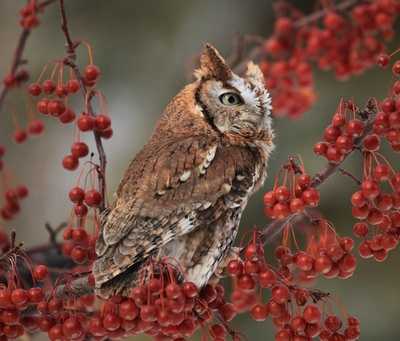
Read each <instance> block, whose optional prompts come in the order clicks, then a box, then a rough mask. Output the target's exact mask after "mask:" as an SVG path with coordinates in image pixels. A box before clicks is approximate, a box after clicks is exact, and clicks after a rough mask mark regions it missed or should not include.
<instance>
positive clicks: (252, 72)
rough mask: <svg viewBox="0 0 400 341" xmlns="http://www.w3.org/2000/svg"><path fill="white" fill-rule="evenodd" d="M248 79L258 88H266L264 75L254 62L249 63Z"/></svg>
mask: <svg viewBox="0 0 400 341" xmlns="http://www.w3.org/2000/svg"><path fill="white" fill-rule="evenodd" d="M246 78H248V79H250V80H251V81H252V82H253V83H254V84H257V85H258V86H264V82H265V81H264V74H263V73H262V71H261V69H260V67H259V66H258V65H257V64H254V63H253V62H249V63H247V70H246Z"/></svg>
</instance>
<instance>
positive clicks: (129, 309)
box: [118, 299, 139, 321]
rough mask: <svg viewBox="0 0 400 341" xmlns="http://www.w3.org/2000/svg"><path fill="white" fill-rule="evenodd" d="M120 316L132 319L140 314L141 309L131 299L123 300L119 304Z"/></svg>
mask: <svg viewBox="0 0 400 341" xmlns="http://www.w3.org/2000/svg"><path fill="white" fill-rule="evenodd" d="M118 308H119V316H120V317H121V318H123V319H124V320H129V321H132V320H134V319H135V318H136V317H137V316H138V315H139V309H138V308H137V306H136V304H135V302H134V301H133V300H131V299H127V300H125V301H122V302H121V303H120V304H119V306H118Z"/></svg>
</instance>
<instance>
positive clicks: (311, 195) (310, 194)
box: [301, 187, 320, 207]
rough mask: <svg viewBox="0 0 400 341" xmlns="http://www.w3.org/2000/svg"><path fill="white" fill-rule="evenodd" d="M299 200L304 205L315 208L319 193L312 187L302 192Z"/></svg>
mask: <svg viewBox="0 0 400 341" xmlns="http://www.w3.org/2000/svg"><path fill="white" fill-rule="evenodd" d="M301 198H302V200H303V201H304V203H305V204H306V205H309V206H312V207H316V206H318V204H319V200H320V195H319V191H318V190H317V189H315V188H313V187H310V188H309V189H307V190H305V191H304V192H303V194H302V196H301Z"/></svg>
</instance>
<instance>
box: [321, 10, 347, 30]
mask: <svg viewBox="0 0 400 341" xmlns="http://www.w3.org/2000/svg"><path fill="white" fill-rule="evenodd" d="M344 23H345V21H344V19H343V17H342V16H341V15H339V14H338V13H336V12H328V13H327V14H326V15H325V18H324V25H325V27H326V28H327V29H329V30H332V31H337V30H340V29H342V28H343V26H344Z"/></svg>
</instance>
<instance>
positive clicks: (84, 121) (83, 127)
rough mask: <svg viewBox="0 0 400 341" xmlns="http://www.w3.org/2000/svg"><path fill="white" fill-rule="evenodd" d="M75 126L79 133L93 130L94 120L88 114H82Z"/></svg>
mask: <svg viewBox="0 0 400 341" xmlns="http://www.w3.org/2000/svg"><path fill="white" fill-rule="evenodd" d="M77 124H78V128H79V130H80V131H89V130H93V128H94V118H93V117H92V116H90V115H88V114H85V113H82V114H81V116H79V118H78V121H77Z"/></svg>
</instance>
